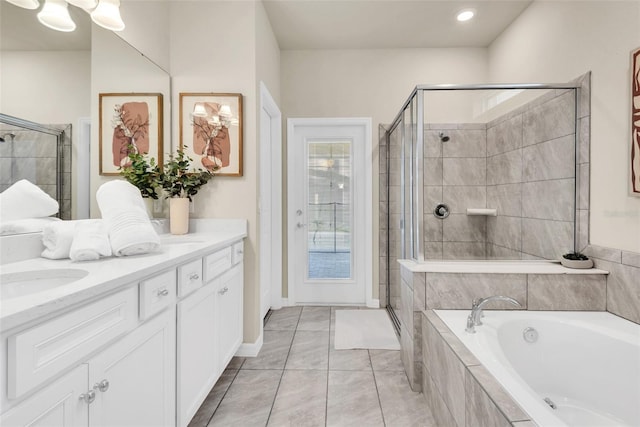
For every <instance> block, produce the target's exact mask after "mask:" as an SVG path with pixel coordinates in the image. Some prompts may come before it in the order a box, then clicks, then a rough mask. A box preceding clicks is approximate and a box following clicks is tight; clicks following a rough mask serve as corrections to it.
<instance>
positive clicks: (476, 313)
mask: <svg viewBox="0 0 640 427" xmlns="http://www.w3.org/2000/svg"><path fill="white" fill-rule="evenodd" d="M491 301H505V302H509V303H511V304H513V305H516V306H518V307H522V305H521V304H520V303H519V302H518V301H517V300H515V299H513V298H511V297H505V296H502V295H494V296H491V297H487V298H480V299H474V300H473V306H472V307H471V313H470V314H469V317H467V328H466V329H465V331H467V332H468V333H470V334H475V333H476V326H480V325H482V320H480V319H481V318H482V309H483V308H484V306H485V305H487V304H488V303H490V302H491Z"/></svg>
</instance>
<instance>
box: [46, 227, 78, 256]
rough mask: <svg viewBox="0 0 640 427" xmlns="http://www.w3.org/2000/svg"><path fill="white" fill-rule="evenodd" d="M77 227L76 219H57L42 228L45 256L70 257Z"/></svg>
mask: <svg viewBox="0 0 640 427" xmlns="http://www.w3.org/2000/svg"><path fill="white" fill-rule="evenodd" d="M75 229H76V221H56V222H54V223H51V224H47V225H45V226H44V228H43V229H42V244H43V245H44V250H43V251H42V255H41V256H42V257H43V258H49V259H64V258H69V251H70V250H71V243H73V235H74V232H75Z"/></svg>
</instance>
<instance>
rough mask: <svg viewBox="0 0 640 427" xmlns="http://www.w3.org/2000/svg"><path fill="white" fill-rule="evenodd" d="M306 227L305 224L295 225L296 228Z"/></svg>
mask: <svg viewBox="0 0 640 427" xmlns="http://www.w3.org/2000/svg"><path fill="white" fill-rule="evenodd" d="M306 225H307V224H303V223H301V222H299V223H297V224H296V228H304V227H306Z"/></svg>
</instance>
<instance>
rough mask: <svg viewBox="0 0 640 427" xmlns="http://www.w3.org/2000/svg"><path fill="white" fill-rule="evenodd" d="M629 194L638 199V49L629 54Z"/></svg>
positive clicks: (639, 160)
mask: <svg viewBox="0 0 640 427" xmlns="http://www.w3.org/2000/svg"><path fill="white" fill-rule="evenodd" d="M631 194H633V195H635V196H638V197H640V48H638V49H636V50H634V51H633V52H631Z"/></svg>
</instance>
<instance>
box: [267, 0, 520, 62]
mask: <svg viewBox="0 0 640 427" xmlns="http://www.w3.org/2000/svg"><path fill="white" fill-rule="evenodd" d="M531 2H532V0H480V1H477V0H476V1H461V0H411V1H407V0H263V3H264V6H265V9H266V11H267V15H268V16H269V20H270V22H271V26H272V27H273V31H274V33H275V35H276V38H277V40H278V43H279V45H280V48H281V49H283V50H288V49H380V48H426V47H487V46H489V45H490V44H491V42H492V41H493V40H495V38H496V37H497V36H498V35H499V34H500V33H501V32H502V31H504V29H505V28H507V27H508V26H509V24H511V23H512V22H513V21H514V20H515V19H516V18H517V17H518V16H519V15H520V13H522V11H523V10H525V9H526V8H527V7H528V6H529V4H531ZM462 9H474V10H475V11H476V16H475V18H474V19H472V20H471V21H468V22H458V21H456V15H457V13H458V12H459V11H460V10H462Z"/></svg>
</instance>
